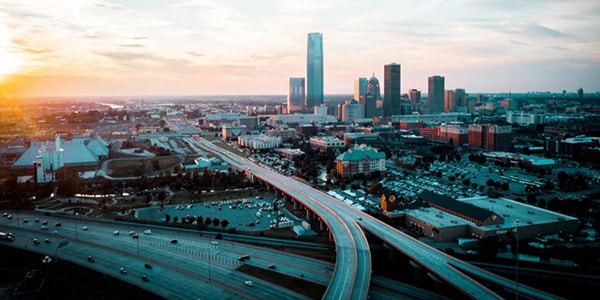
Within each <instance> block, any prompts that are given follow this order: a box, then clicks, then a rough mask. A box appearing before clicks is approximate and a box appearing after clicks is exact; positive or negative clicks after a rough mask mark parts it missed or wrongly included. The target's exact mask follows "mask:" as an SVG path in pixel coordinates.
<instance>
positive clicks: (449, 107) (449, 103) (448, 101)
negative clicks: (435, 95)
mask: <svg viewBox="0 0 600 300" xmlns="http://www.w3.org/2000/svg"><path fill="white" fill-rule="evenodd" d="M444 111H445V112H454V111H456V102H455V100H454V91H452V90H446V91H444Z"/></svg>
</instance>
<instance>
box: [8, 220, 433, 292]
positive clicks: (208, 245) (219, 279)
mask: <svg viewBox="0 0 600 300" xmlns="http://www.w3.org/2000/svg"><path fill="white" fill-rule="evenodd" d="M11 213H12V214H13V216H14V217H13V219H11V220H9V219H7V218H0V231H5V232H12V233H15V236H16V239H15V241H13V242H9V241H1V242H2V245H5V246H11V247H15V248H19V249H22V250H27V251H33V252H36V253H39V254H40V257H41V256H45V255H48V256H50V257H52V258H53V260H55V261H56V260H65V261H69V262H71V263H75V264H78V265H80V266H83V267H86V268H90V269H93V270H95V271H98V272H101V273H104V274H106V275H108V276H112V277H115V278H118V279H119V280H122V281H124V282H128V283H130V284H132V285H136V286H139V287H141V288H143V289H146V290H148V291H150V292H152V293H154V294H156V295H159V296H161V297H164V298H165V299H198V298H202V299H205V298H208V299H210V298H214V297H215V296H216V295H218V298H219V299H263V298H266V297H273V296H274V295H273V294H277V295H276V297H278V299H279V298H281V297H284V298H285V299H306V297H304V296H302V295H298V294H296V293H294V292H291V291H289V290H287V289H285V288H282V287H280V286H276V285H272V284H270V283H268V282H265V281H262V280H261V279H259V278H254V277H250V276H246V275H245V274H243V273H241V272H237V271H235V268H237V267H238V266H240V265H242V264H247V265H250V266H254V267H257V268H263V269H269V270H270V271H272V272H276V273H281V274H286V275H287V276H294V277H297V278H301V279H302V280H306V281H309V282H313V283H316V284H320V285H323V286H327V285H328V284H329V282H330V281H331V278H332V275H333V274H334V269H335V267H336V265H335V264H333V263H329V262H325V261H321V260H317V259H312V258H310V257H305V256H300V255H296V254H292V253H289V252H284V251H277V250H273V249H270V248H264V247H259V246H253V245H247V244H244V243H237V242H233V241H230V240H214V239H211V238H200V237H198V232H197V231H195V230H185V229H179V228H171V227H162V226H156V225H154V226H149V225H139V224H132V223H127V222H118V221H110V220H102V219H88V218H85V217H82V218H78V217H74V216H67V215H53V216H45V215H43V214H41V213H36V212H24V211H20V212H19V213H18V214H17V213H15V212H13V211H11ZM17 215H18V217H17ZM24 219H28V220H29V221H28V222H27V223H23V220H24ZM35 219H38V220H39V221H38V222H35V221H34V220H35ZM43 221H47V222H48V229H47V230H42V229H40V227H41V224H42V222H43ZM57 222H60V223H61V226H59V227H57V226H55V225H54V224H55V223H57ZM84 226H85V227H86V228H87V229H86V230H83V229H82V228H83V227H84ZM146 229H150V230H151V234H149V235H147V234H144V233H143V232H144V231H145V230H146ZM55 231H56V232H57V233H55ZM115 231H119V234H118V235H115V234H114V232H115ZM130 231H133V232H135V233H137V234H138V235H139V238H138V239H134V238H132V237H131V236H130V235H129V232H130ZM34 238H36V239H38V240H39V241H40V243H39V244H38V245H35V244H34V243H33V239H34ZM46 238H48V239H49V240H50V243H46V242H45V239H46ZM242 238H243V236H242ZM173 239H176V240H177V241H178V242H177V244H172V243H171V240H173ZM61 241H68V244H67V245H65V246H61V247H59V245H60V243H61ZM271 242H272V243H273V242H275V241H271ZM282 243H285V241H283V240H281V241H279V242H277V243H276V244H278V245H280V244H282ZM303 247H314V246H311V245H309V244H305V245H303ZM318 247H322V246H318ZM246 254H248V255H250V256H251V259H249V260H247V261H245V262H243V263H242V262H240V261H239V260H238V258H239V256H241V255H246ZM88 256H92V257H94V259H95V261H94V262H89V261H87V257H88ZM146 263H150V264H152V266H153V267H152V269H147V268H145V267H144V264H146ZM269 265H273V266H274V269H271V268H269ZM121 267H123V268H125V269H126V270H127V274H122V273H120V271H119V269H120V268H121ZM300 274H302V275H300ZM142 275H146V276H147V277H148V278H149V281H148V282H143V281H142V280H141V276H142ZM246 280H252V281H253V282H254V283H255V284H254V286H253V287H248V286H246V285H244V282H245V281H246ZM370 293H371V294H372V295H374V296H375V297H376V299H432V300H433V299H443V297H442V296H440V295H438V294H436V293H432V292H430V291H427V290H423V289H420V288H415V287H413V286H410V285H407V284H403V283H400V282H397V281H393V280H390V279H387V278H384V277H377V278H376V279H374V280H373V285H372V286H371V288H370Z"/></svg>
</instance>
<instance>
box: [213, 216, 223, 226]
mask: <svg viewBox="0 0 600 300" xmlns="http://www.w3.org/2000/svg"><path fill="white" fill-rule="evenodd" d="M212 224H213V226H215V227H217V226H219V224H221V220H219V218H214V219H213V220H212Z"/></svg>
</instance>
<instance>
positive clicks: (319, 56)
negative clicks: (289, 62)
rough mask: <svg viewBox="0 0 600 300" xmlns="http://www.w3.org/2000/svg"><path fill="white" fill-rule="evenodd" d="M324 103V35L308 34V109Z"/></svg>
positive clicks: (317, 33)
mask: <svg viewBox="0 0 600 300" xmlns="http://www.w3.org/2000/svg"><path fill="white" fill-rule="evenodd" d="M321 104H323V35H322V34H321V33H319V32H312V33H309V34H308V48H307V51H306V109H309V110H312V109H313V108H314V107H315V106H319V105H321Z"/></svg>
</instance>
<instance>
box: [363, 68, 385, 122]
mask: <svg viewBox="0 0 600 300" xmlns="http://www.w3.org/2000/svg"><path fill="white" fill-rule="evenodd" d="M380 100H381V90H380V89H379V80H378V79H377V78H376V77H375V74H373V76H372V77H371V78H370V79H369V81H368V82H367V96H366V101H365V117H367V118H372V117H375V116H377V101H380Z"/></svg>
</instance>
